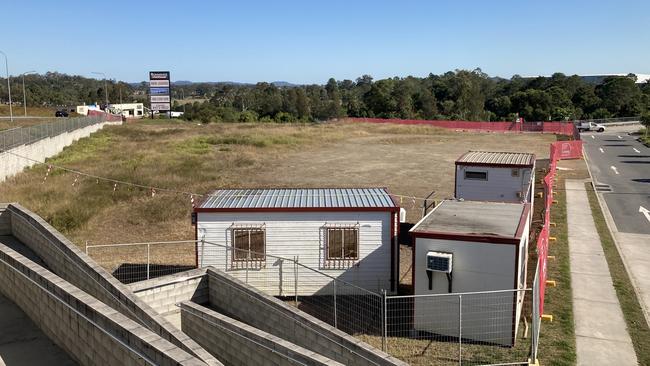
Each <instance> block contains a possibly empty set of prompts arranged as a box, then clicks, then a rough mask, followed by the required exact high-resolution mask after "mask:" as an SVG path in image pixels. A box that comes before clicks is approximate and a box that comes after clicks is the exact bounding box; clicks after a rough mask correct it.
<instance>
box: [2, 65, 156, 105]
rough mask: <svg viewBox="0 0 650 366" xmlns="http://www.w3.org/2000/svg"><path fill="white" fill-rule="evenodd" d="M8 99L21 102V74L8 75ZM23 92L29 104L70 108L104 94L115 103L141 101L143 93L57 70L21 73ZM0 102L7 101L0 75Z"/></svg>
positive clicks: (97, 100) (125, 85)
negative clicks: (9, 92)
mask: <svg viewBox="0 0 650 366" xmlns="http://www.w3.org/2000/svg"><path fill="white" fill-rule="evenodd" d="M10 82H11V83H10V85H11V99H12V102H13V103H14V104H16V105H22V102H23V79H22V76H12V77H11V78H10ZM25 92H26V99H27V106H29V107H72V106H76V105H80V104H92V103H102V104H103V103H104V101H105V100H106V94H108V99H109V102H111V103H118V102H119V100H120V97H121V98H122V100H123V101H124V102H127V101H132V100H139V101H144V100H145V99H146V95H136V94H135V92H136V91H135V88H133V87H132V86H131V85H130V84H128V83H125V82H122V81H115V80H106V84H105V83H104V80H98V79H93V78H86V77H83V76H79V75H67V74H62V73H58V72H47V73H45V74H28V75H25ZM0 101H2V103H3V104H4V103H8V102H9V95H8V93H7V79H6V78H4V79H3V78H0Z"/></svg>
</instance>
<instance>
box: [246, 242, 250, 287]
mask: <svg viewBox="0 0 650 366" xmlns="http://www.w3.org/2000/svg"><path fill="white" fill-rule="evenodd" d="M250 255H251V252H250V250H249V251H248V253H246V283H248V258H249V257H250Z"/></svg>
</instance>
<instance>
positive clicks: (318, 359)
mask: <svg viewBox="0 0 650 366" xmlns="http://www.w3.org/2000/svg"><path fill="white" fill-rule="evenodd" d="M181 308H182V309H181V324H182V327H183V332H185V333H187V334H188V335H189V336H190V337H192V338H193V339H194V340H196V341H197V342H198V343H199V344H200V345H201V346H203V347H204V348H205V349H207V350H209V351H211V352H212V353H213V354H215V355H219V357H220V359H221V360H222V361H224V362H225V363H226V364H228V365H233V366H249V365H250V366H266V365H269V364H270V365H292V364H300V365H314V366H319V365H337V366H338V365H342V364H341V363H338V362H335V361H332V360H330V359H328V358H326V357H323V356H321V355H318V354H316V353H314V352H312V351H309V350H307V349H305V348H302V347H299V346H296V345H295V344H293V343H290V342H288V341H286V340H284V339H281V338H279V337H276V336H274V335H271V334H269V333H266V332H264V331H261V330H259V329H256V328H254V327H251V326H249V325H247V324H244V323H242V322H240V321H237V320H235V319H233V318H230V317H227V316H225V315H223V314H219V313H217V312H215V311H213V310H210V309H208V308H206V307H204V306H201V305H198V304H195V303H193V302H189V301H188V302H183V303H182V304H181Z"/></svg>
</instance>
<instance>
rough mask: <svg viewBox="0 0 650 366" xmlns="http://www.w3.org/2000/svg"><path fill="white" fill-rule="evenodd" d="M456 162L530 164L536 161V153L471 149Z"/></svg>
mask: <svg viewBox="0 0 650 366" xmlns="http://www.w3.org/2000/svg"><path fill="white" fill-rule="evenodd" d="M456 163H460V164H486V165H526V166H528V165H533V163H535V155H534V154H529V153H519V152H497V151H469V152H467V153H465V154H463V155H462V156H461V157H460V158H458V160H456Z"/></svg>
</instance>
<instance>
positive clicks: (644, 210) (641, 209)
mask: <svg viewBox="0 0 650 366" xmlns="http://www.w3.org/2000/svg"><path fill="white" fill-rule="evenodd" d="M639 212H641V213H642V214H643V216H645V218H646V219H647V220H648V222H650V210H648V209H647V208H645V207H643V206H639Z"/></svg>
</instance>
